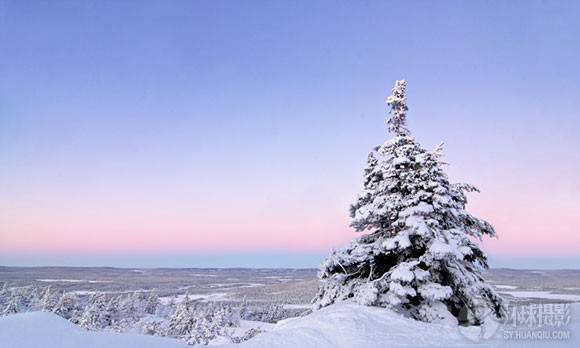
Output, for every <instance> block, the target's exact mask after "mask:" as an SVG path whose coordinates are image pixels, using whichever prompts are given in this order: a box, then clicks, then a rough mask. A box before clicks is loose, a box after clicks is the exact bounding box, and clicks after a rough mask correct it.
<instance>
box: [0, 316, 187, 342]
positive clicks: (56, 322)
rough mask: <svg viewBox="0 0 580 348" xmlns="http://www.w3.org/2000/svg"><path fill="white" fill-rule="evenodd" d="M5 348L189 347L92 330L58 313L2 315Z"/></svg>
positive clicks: (0, 339) (0, 330) (0, 331)
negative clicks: (75, 323)
mask: <svg viewBox="0 0 580 348" xmlns="http://www.w3.org/2000/svg"><path fill="white" fill-rule="evenodd" d="M0 347H2V348H185V347H188V346H187V345H186V344H185V342H183V341H180V340H175V339H170V338H161V337H151V336H144V335H138V334H126V333H112V332H89V331H85V330H83V329H81V328H80V327H78V326H76V325H74V324H72V323H70V322H69V321H67V320H66V319H63V318H61V317H59V316H57V315H55V314H52V313H47V312H30V313H19V314H13V315H10V316H6V317H0Z"/></svg>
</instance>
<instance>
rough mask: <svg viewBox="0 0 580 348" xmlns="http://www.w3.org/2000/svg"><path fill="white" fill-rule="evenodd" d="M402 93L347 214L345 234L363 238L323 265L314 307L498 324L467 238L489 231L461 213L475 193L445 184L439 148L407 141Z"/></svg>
mask: <svg viewBox="0 0 580 348" xmlns="http://www.w3.org/2000/svg"><path fill="white" fill-rule="evenodd" d="M405 89H406V83H405V81H404V80H403V81H397V82H396V84H395V87H394V88H393V90H392V91H393V94H392V95H391V96H390V97H388V99H387V104H388V105H389V106H390V112H389V113H390V114H391V116H390V118H389V119H388V121H387V126H388V130H389V131H390V132H392V133H394V138H392V139H390V140H388V141H387V142H385V143H384V144H383V145H381V146H378V147H376V148H375V149H374V151H372V152H371V153H370V154H369V157H368V160H367V165H366V167H365V170H364V189H363V190H362V192H361V193H360V194H359V195H358V198H357V200H356V201H355V202H354V204H352V205H351V207H350V216H351V217H352V222H351V227H353V228H354V229H355V230H356V231H357V232H363V231H367V232H370V233H367V234H363V235H362V236H360V237H358V238H356V239H354V240H353V241H352V242H350V243H349V244H348V245H346V246H345V247H343V248H341V249H339V250H334V251H332V253H331V254H330V256H329V257H328V258H327V259H326V260H325V261H324V263H323V265H322V267H321V269H320V272H319V276H320V277H321V278H322V279H323V280H325V284H324V285H323V286H321V288H320V289H319V292H318V294H317V296H316V298H315V299H314V303H315V307H316V308H320V307H324V306H327V305H329V304H332V303H334V302H336V301H339V300H343V299H347V298H354V300H355V301H356V302H358V303H360V304H364V305H369V306H380V307H388V308H393V309H395V310H398V311H401V312H404V313H406V314H407V315H409V316H411V317H413V318H416V319H418V320H422V321H434V320H437V319H438V318H441V317H442V316H444V314H445V313H444V312H447V310H448V311H449V312H451V313H452V314H453V315H454V316H456V317H458V316H459V314H460V312H461V313H463V312H465V309H467V311H468V312H470V313H471V316H472V317H473V318H474V320H475V322H476V323H477V322H479V321H480V320H481V319H482V318H483V317H484V316H485V315H486V311H489V310H491V312H492V313H493V314H495V315H496V316H498V317H501V316H502V315H503V314H504V307H503V301H502V299H501V298H500V297H499V296H498V295H497V294H496V292H495V291H494V289H493V288H492V287H491V286H489V285H488V284H486V283H485V281H484V279H483V278H482V276H481V273H480V270H481V269H482V268H487V267H488V264H487V259H486V256H485V254H484V253H483V251H482V250H481V249H480V248H479V247H478V246H477V245H476V244H475V243H474V242H473V241H472V240H471V239H470V237H474V238H478V239H482V237H483V236H491V237H495V236H496V234H495V231H494V229H493V227H492V226H491V225H490V224H489V223H487V222H486V221H484V220H482V219H479V218H477V217H474V216H472V215H471V214H469V213H468V212H467V211H465V205H466V203H467V197H466V192H471V191H477V189H476V188H475V187H474V186H471V185H467V184H452V183H450V182H449V179H448V177H447V174H446V173H445V172H444V171H443V165H444V164H445V163H444V162H443V160H442V153H441V145H438V146H437V147H436V149H435V150H434V151H427V150H426V149H424V148H423V147H422V146H421V145H420V144H419V143H418V142H417V141H416V140H415V139H414V138H413V137H412V136H411V132H410V131H409V130H408V129H407V128H406V116H407V111H408V107H407V98H406V93H405ZM377 156H379V157H380V158H382V160H378V159H377ZM462 309H464V310H463V311H462Z"/></svg>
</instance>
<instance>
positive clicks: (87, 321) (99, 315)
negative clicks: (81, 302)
mask: <svg viewBox="0 0 580 348" xmlns="http://www.w3.org/2000/svg"><path fill="white" fill-rule="evenodd" d="M110 323H111V319H110V317H109V313H108V312H107V300H106V298H105V295H104V294H101V293H98V292H96V293H94V294H91V296H90V298H89V304H88V305H87V307H86V308H85V311H84V313H83V315H82V317H81V319H80V322H79V325H80V326H81V327H82V328H84V329H87V330H90V331H97V330H101V329H103V328H105V327H107V326H109V324H110Z"/></svg>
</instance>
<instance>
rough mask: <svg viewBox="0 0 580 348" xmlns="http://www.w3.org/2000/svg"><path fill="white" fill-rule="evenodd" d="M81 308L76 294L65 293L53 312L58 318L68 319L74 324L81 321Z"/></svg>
mask: <svg viewBox="0 0 580 348" xmlns="http://www.w3.org/2000/svg"><path fill="white" fill-rule="evenodd" d="M81 310H82V309H81V306H80V304H79V299H78V296H77V294H76V293H75V292H65V293H63V294H62V295H61V296H60V299H59V300H58V302H57V303H56V305H55V306H54V308H53V309H52V312H53V313H54V314H56V315H58V316H61V317H63V318H65V319H68V320H70V321H72V322H75V321H77V320H78V319H80V312H81Z"/></svg>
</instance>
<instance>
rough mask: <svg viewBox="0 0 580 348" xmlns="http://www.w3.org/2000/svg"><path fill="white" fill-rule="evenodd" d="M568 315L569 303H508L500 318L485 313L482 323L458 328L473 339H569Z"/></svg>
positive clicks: (569, 318) (569, 315)
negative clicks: (504, 314) (515, 304)
mask: <svg viewBox="0 0 580 348" xmlns="http://www.w3.org/2000/svg"><path fill="white" fill-rule="evenodd" d="M571 318H572V316H571V313H570V304H569V303H532V304H527V305H517V306H510V307H509V308H508V309H507V316H506V317H505V318H503V319H497V318H495V317H494V316H493V315H491V314H490V313H489V312H487V314H486V315H484V316H483V320H482V323H481V325H478V326H466V327H460V328H459V330H460V332H461V333H462V334H463V335H464V336H465V337H467V338H469V339H470V340H472V341H482V340H487V339H490V338H492V337H502V338H503V339H505V340H564V339H570V330H565V327H566V326H567V325H568V323H570V320H571ZM559 328H562V329H563V330H558V329H559ZM502 331H503V332H502Z"/></svg>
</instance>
